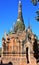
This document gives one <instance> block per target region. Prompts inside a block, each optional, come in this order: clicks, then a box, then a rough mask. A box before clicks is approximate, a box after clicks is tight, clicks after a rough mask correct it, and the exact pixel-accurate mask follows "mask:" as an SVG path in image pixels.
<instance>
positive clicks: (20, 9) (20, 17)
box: [17, 1, 23, 21]
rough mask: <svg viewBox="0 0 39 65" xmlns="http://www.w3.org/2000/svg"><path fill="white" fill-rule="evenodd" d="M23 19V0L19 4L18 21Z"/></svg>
mask: <svg viewBox="0 0 39 65" xmlns="http://www.w3.org/2000/svg"><path fill="white" fill-rule="evenodd" d="M20 20H21V21H23V17H22V2H21V1H19V4H18V19H17V21H20Z"/></svg>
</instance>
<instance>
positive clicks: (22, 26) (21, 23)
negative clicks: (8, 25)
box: [14, 1, 25, 32]
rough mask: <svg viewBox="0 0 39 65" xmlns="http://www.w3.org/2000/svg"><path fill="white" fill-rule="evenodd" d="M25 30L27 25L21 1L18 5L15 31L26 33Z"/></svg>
mask: <svg viewBox="0 0 39 65" xmlns="http://www.w3.org/2000/svg"><path fill="white" fill-rule="evenodd" d="M24 30H25V24H24V20H23V16H22V2H21V1H19V3H18V18H17V21H16V24H15V27H14V31H15V32H18V31H24Z"/></svg>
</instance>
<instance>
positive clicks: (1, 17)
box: [0, 0, 39, 47]
mask: <svg viewBox="0 0 39 65" xmlns="http://www.w3.org/2000/svg"><path fill="white" fill-rule="evenodd" d="M18 1H19V0H0V47H1V46H2V37H3V35H4V32H5V31H6V32H8V31H9V30H10V29H11V27H12V24H13V23H15V22H16V20H17V17H18ZM21 1H22V13H23V18H24V23H25V26H26V28H27V27H28V21H29V20H30V24H31V27H32V31H33V32H34V33H35V34H36V35H37V36H38V38H39V22H37V21H36V20H35V17H36V13H35V12H36V11H37V10H38V8H39V3H38V4H37V6H33V4H32V3H31V2H30V0H21Z"/></svg>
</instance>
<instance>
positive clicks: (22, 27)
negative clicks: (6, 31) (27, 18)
mask: <svg viewBox="0 0 39 65" xmlns="http://www.w3.org/2000/svg"><path fill="white" fill-rule="evenodd" d="M14 29H15V31H16V32H17V30H20V31H23V30H24V29H25V25H24V23H23V22H21V21H17V22H16V26H15V28H14Z"/></svg>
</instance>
